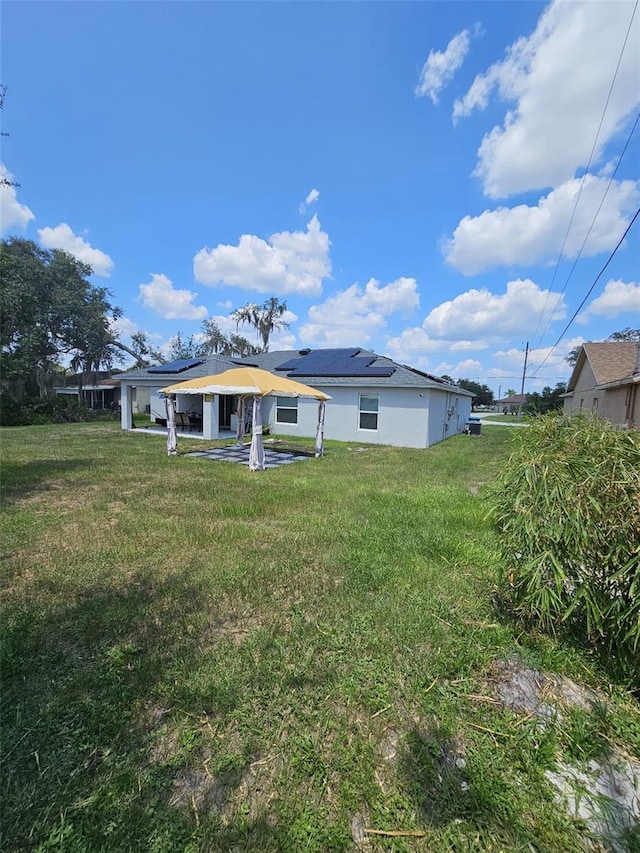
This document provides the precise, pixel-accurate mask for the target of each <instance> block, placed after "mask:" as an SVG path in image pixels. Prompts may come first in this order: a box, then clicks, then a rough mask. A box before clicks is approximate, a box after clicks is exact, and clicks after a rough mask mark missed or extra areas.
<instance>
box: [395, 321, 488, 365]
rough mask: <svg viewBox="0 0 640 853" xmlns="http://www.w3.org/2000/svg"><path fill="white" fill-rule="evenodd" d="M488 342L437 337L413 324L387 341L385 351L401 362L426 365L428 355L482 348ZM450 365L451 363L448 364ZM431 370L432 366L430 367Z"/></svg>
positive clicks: (484, 347) (485, 346)
mask: <svg viewBox="0 0 640 853" xmlns="http://www.w3.org/2000/svg"><path fill="white" fill-rule="evenodd" d="M487 346H488V344H487V343H486V342H485V341H482V340H478V341H466V340H455V339H453V340H452V339H448V338H437V337H432V336H431V335H429V334H428V333H427V332H426V331H425V330H424V329H423V328H422V327H420V326H413V327H410V328H407V329H404V330H403V331H402V332H401V334H400V335H398V336H397V337H395V338H390V339H389V340H388V341H387V347H386V351H387V353H388V354H389V355H390V357H391V358H393V359H395V361H399V362H401V363H403V364H405V363H407V364H412V365H418V364H420V363H421V364H422V365H423V366H425V368H426V366H427V361H428V360H427V358H426V356H428V355H443V354H445V353H446V354H450V353H455V352H464V351H466V350H474V351H476V352H477V351H478V350H483V349H486V348H487ZM449 366H450V367H452V365H449ZM432 370H433V368H432ZM435 372H436V373H438V374H440V373H448V372H449V371H447V370H440V371H438V370H436V371H435Z"/></svg>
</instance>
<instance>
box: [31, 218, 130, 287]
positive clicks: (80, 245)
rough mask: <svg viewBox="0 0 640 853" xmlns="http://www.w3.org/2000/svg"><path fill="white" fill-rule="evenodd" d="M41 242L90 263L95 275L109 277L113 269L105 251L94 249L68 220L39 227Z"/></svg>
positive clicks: (45, 245) (49, 247)
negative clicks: (53, 226)
mask: <svg viewBox="0 0 640 853" xmlns="http://www.w3.org/2000/svg"><path fill="white" fill-rule="evenodd" d="M38 237H39V238H40V242H41V243H42V245H43V246H44V247H45V248H47V249H62V250H63V251H64V252H68V253H69V254H70V255H73V257H74V258H77V260H79V261H82V263H84V264H89V266H90V267H91V269H92V270H93V272H94V274H95V275H99V276H102V277H103V278H107V277H108V276H109V275H110V274H111V270H112V269H113V261H112V260H111V258H110V257H109V255H107V254H106V253H105V252H101V251H100V249H94V248H93V246H92V245H91V244H90V243H87V241H86V240H83V238H82V237H79V236H78V235H77V234H74V233H73V231H72V230H71V228H70V227H69V226H68V225H67V223H66V222H61V223H60V225H56V227H55V228H49V227H46V228H38Z"/></svg>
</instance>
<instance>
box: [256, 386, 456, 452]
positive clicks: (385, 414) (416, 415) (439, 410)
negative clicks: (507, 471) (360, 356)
mask: <svg viewBox="0 0 640 853" xmlns="http://www.w3.org/2000/svg"><path fill="white" fill-rule="evenodd" d="M315 387H317V388H318V389H319V390H322V391H325V392H326V393H327V394H329V395H330V396H331V400H329V401H328V403H327V410H326V418H325V432H324V434H325V438H327V439H334V440H336V441H361V442H366V443H371V444H390V445H394V446H396V447H427V446H428V445H429V444H436V443H437V442H438V441H442V440H443V438H449V437H450V436H451V435H455V434H456V433H458V432H462V430H463V429H464V425H465V423H466V421H467V420H468V418H469V413H470V411H471V402H470V400H471V398H470V397H462V396H458V395H455V394H451V393H449V392H446V391H439V390H430V389H424V388H422V389H421V388H375V387H371V388H357V389H356V388H340V387H335V386H332V387H329V386H327V387H325V388H323V387H322V386H321V385H319V384H316V386H315ZM360 395H364V396H371V397H375V396H377V397H378V401H379V402H378V429H377V430H369V429H360V427H359V414H360V412H359V405H360V402H359V401H360ZM455 400H458V404H457V408H454V406H455ZM449 407H451V408H454V411H453V412H452V413H451V415H448V409H449ZM262 417H263V422H264V423H265V424H268V425H269V427H270V428H271V431H272V432H274V433H278V434H280V435H298V436H305V437H309V438H311V437H313V436H315V432H316V425H317V421H318V403H317V402H316V401H315V400H307V399H302V398H301V399H299V400H298V423H297V424H284V423H276V401H275V398H273V399H272V398H268V399H267V400H265V401H264V406H263V414H262ZM445 423H448V424H449V429H448V430H445V429H444V425H445Z"/></svg>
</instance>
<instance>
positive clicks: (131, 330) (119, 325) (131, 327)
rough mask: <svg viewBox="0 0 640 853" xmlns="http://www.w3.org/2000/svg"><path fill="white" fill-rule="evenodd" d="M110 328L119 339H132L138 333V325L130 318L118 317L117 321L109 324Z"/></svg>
mask: <svg viewBox="0 0 640 853" xmlns="http://www.w3.org/2000/svg"><path fill="white" fill-rule="evenodd" d="M109 328H110V329H111V331H112V332H113V333H114V334H116V335H118V337H128V338H130V337H131V335H133V334H135V333H136V332H137V331H138V324H137V323H134V322H133V320H129V319H128V317H118V319H117V320H111V321H110V322H109Z"/></svg>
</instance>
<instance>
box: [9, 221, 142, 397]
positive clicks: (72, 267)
mask: <svg viewBox="0 0 640 853" xmlns="http://www.w3.org/2000/svg"><path fill="white" fill-rule="evenodd" d="M90 275H91V267H90V266H88V265H87V264H84V263H82V262H81V261H79V260H77V259H76V258H74V257H72V256H71V255H69V254H67V253H66V252H63V251H60V250H59V249H53V250H51V251H49V250H45V249H42V248H41V247H40V246H38V245H36V244H35V243H34V242H33V241H31V240H23V239H20V238H17V237H9V238H8V239H6V240H3V241H2V243H1V244H0V276H1V278H2V290H1V292H0V345H1V348H2V351H1V353H0V369H1V371H2V387H3V389H4V390H6V391H9V392H10V394H11V395H12V396H13V397H15V398H16V399H21V398H23V397H25V396H41V397H44V396H47V395H48V394H49V393H50V392H51V389H52V385H53V378H54V376H55V374H56V372H57V371H58V370H59V367H58V364H59V362H60V361H61V360H68V362H69V364H70V365H71V366H72V367H73V368H74V369H77V370H79V371H81V372H82V373H83V374H87V373H90V372H92V371H96V370H98V369H99V368H100V367H106V368H110V367H111V366H112V365H113V363H114V361H118V360H121V352H122V350H123V349H127V348H125V347H123V346H122V344H120V342H119V341H118V340H117V337H116V335H115V334H114V332H113V330H112V323H113V321H114V320H117V319H118V317H120V316H121V312H120V309H119V308H117V307H114V306H113V305H112V304H111V303H110V301H109V296H110V295H109V292H108V291H107V290H106V289H105V288H103V287H96V286H94V285H93V284H92V283H91V282H90V281H89V276H90ZM127 351H128V350H127Z"/></svg>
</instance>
